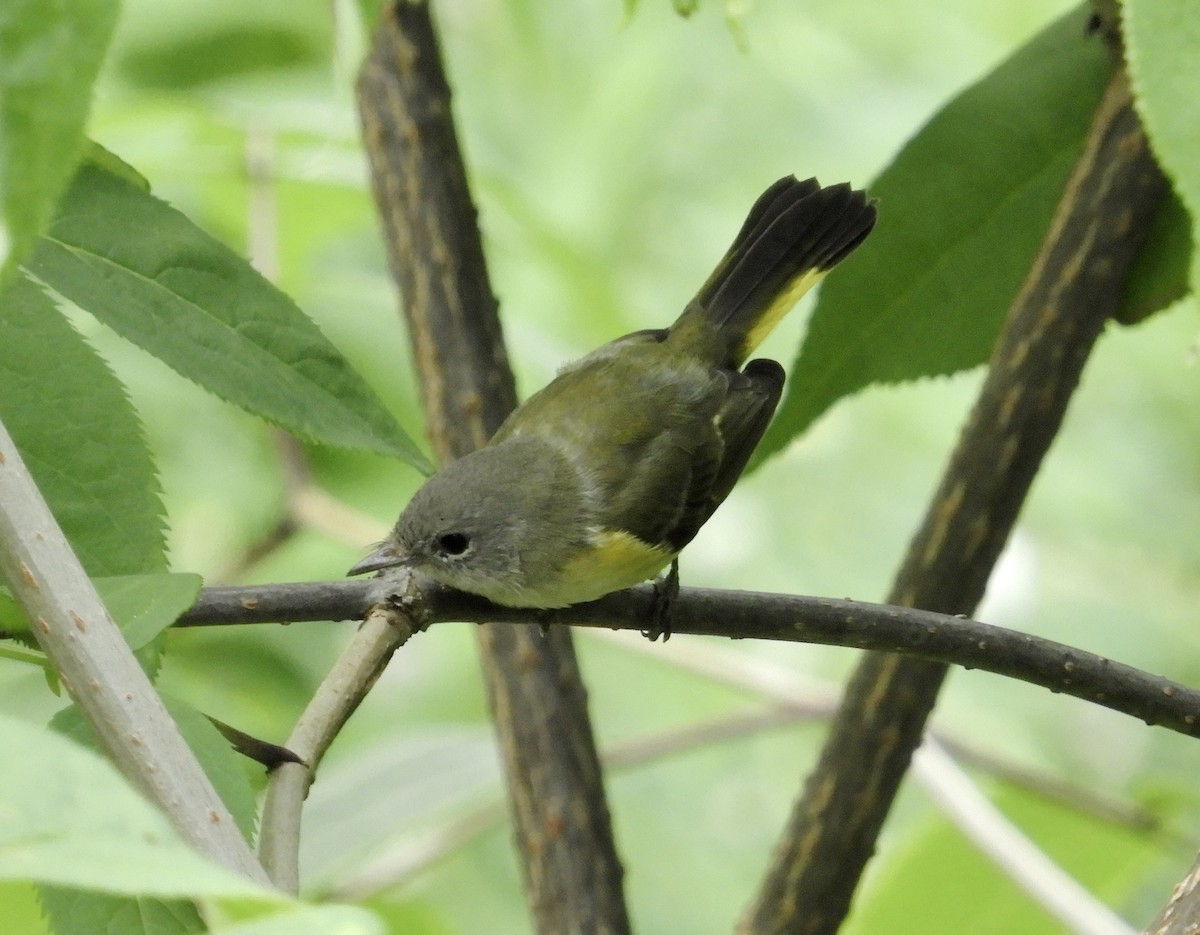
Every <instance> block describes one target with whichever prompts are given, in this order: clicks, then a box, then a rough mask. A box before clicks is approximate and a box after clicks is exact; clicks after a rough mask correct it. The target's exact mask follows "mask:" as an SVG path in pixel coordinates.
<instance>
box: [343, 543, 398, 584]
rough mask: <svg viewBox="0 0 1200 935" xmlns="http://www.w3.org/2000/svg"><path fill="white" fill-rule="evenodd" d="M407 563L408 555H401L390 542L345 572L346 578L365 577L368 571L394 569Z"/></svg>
mask: <svg viewBox="0 0 1200 935" xmlns="http://www.w3.org/2000/svg"><path fill="white" fill-rule="evenodd" d="M408 562H409V556H408V555H405V554H402V553H401V552H400V551H398V550H397V548H396V547H395V546H394V545H392V544H391V543H390V542H385V543H384V544H383V545H381V546H380V547H379V548H377V549H376V550H375V551H374V552H372V553H371V554H370V555H368V556H367V557H366V558H364V559H363V560H362V561H361V562H358V563H357V564H355V566H354V567H353V568H351V569H350V570H349V571H348V572H346V576H347V577H349V576H350V575H365V574H366V573H367V572H368V571H379V570H381V569H383V568H394V567H395V566H397V565H406V564H408Z"/></svg>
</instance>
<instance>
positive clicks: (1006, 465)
mask: <svg viewBox="0 0 1200 935" xmlns="http://www.w3.org/2000/svg"><path fill="white" fill-rule="evenodd" d="M1164 192H1165V182H1164V180H1163V178H1162V174H1161V173H1160V172H1159V170H1158V167H1157V166H1156V165H1155V163H1154V160H1153V158H1152V156H1151V155H1150V152H1149V150H1148V148H1147V145H1146V140H1145V137H1144V135H1143V134H1142V131H1141V128H1140V126H1139V124H1138V120H1137V117H1136V115H1135V114H1134V112H1133V109H1132V105H1131V102H1130V98H1129V92H1128V88H1127V85H1126V82H1125V77H1124V75H1123V74H1118V75H1116V76H1115V77H1114V78H1113V79H1112V81H1111V83H1110V86H1109V88H1108V90H1107V92H1106V93H1105V95H1104V98H1103V99H1102V101H1101V103H1100V106H1099V107H1098V109H1097V112H1096V115H1095V118H1094V120H1093V123H1092V126H1091V128H1090V131H1089V134H1088V137H1087V139H1086V142H1085V145H1084V149H1083V153H1082V155H1081V156H1080V158H1079V161H1078V163H1077V164H1076V167H1075V170H1074V172H1073V174H1072V176H1071V179H1070V181H1069V182H1068V184H1067V187H1066V189H1065V190H1064V193H1063V196H1062V199H1061V201H1060V203H1059V205H1058V208H1057V210H1056V213H1055V216H1054V218H1053V221H1052V223H1051V226H1050V229H1049V231H1048V233H1047V236H1046V239H1045V241H1044V243H1043V245H1042V249H1041V251H1040V253H1039V255H1038V256H1037V258H1036V260H1035V262H1034V265H1033V267H1032V268H1031V270H1030V273H1029V276H1028V278H1027V280H1026V282H1025V285H1024V287H1023V288H1022V290H1021V292H1020V294H1019V295H1018V297H1017V299H1016V301H1015V302H1014V304H1013V306H1012V308H1011V309H1010V311H1009V315H1008V318H1007V320H1006V322H1005V324H1004V327H1003V329H1002V331H1001V334H1000V336H999V339H998V342H997V344H996V348H995V350H994V352H993V354H992V358H991V361H990V363H989V368H988V376H987V379H986V382H985V383H984V386H983V389H982V391H981V393H980V397H979V399H978V401H977V403H976V405H975V408H974V411H973V412H972V414H971V417H970V419H969V421H968V423H967V425H966V427H965V429H964V431H963V434H962V437H961V438H960V440H959V444H958V447H957V449H956V450H955V452H954V454H953V456H952V457H951V460H950V464H949V466H948V467H947V469H946V473H945V475H944V477H943V480H942V482H941V486H940V487H939V489H938V491H937V494H936V495H935V497H934V500H933V503H932V505H931V507H930V509H929V512H928V514H927V516H926V517H925V520H924V523H923V525H922V527H921V528H920V530H919V531H918V532H917V534H916V536H915V538H914V539H913V541H912V544H911V546H910V549H909V553H908V556H907V558H906V559H905V561H904V564H903V566H902V567H901V569H900V571H899V573H898V574H897V577H896V581H895V583H894V585H893V588H892V593H891V597H890V599H889V602H890V603H893V604H905V605H911V606H915V607H922V608H926V609H929V610H937V611H941V612H943V613H951V614H956V613H962V614H970V613H971V611H972V610H973V609H974V607H975V605H976V604H977V603H978V602H979V600H980V598H981V597H982V596H983V591H984V587H985V585H986V583H987V579H988V576H989V575H990V574H991V570H992V567H993V566H994V564H995V562H996V558H997V557H998V556H999V554H1000V551H1001V549H1002V548H1003V546H1004V543H1005V542H1006V541H1007V539H1008V536H1009V533H1010V532H1011V531H1012V527H1013V525H1014V523H1015V521H1016V518H1017V514H1018V512H1019V510H1020V508H1021V504H1022V503H1023V502H1024V499H1025V495H1026V493H1027V492H1028V490H1029V486H1030V484H1031V482H1032V481H1033V478H1034V475H1035V474H1036V473H1037V470H1038V468H1039V466H1040V464H1041V461H1042V458H1043V456H1044V455H1045V454H1046V451H1047V450H1048V448H1049V447H1050V443H1051V442H1052V441H1053V439H1054V436H1055V434H1056V433H1057V431H1058V428H1059V425H1060V424H1061V422H1062V419H1063V414H1064V412H1065V411H1066V407H1067V403H1068V401H1069V399H1070V396H1071V393H1072V391H1073V390H1074V389H1075V386H1076V385H1077V383H1078V381H1079V376H1080V373H1081V371H1082V369H1083V365H1084V363H1085V362H1086V360H1087V358H1088V355H1089V353H1090V351H1091V348H1092V346H1093V344H1094V342H1095V340H1096V338H1097V337H1098V336H1099V334H1100V332H1101V330H1102V329H1103V327H1104V322H1105V321H1106V320H1107V319H1108V318H1109V316H1110V315H1111V314H1112V313H1113V311H1114V310H1115V308H1116V304H1117V302H1118V300H1119V297H1120V294H1121V286H1122V283H1123V282H1124V279H1125V277H1126V275H1127V272H1128V269H1129V266H1130V263H1131V262H1132V260H1133V258H1134V256H1135V255H1136V253H1137V251H1138V249H1139V247H1140V246H1141V244H1142V242H1143V239H1144V237H1145V234H1146V230H1147V227H1148V225H1149V222H1150V220H1151V219H1152V217H1153V215H1154V211H1155V208H1156V207H1157V205H1158V204H1159V202H1160V200H1161V198H1162V195H1163V193H1164ZM946 672H947V668H946V666H945V665H944V664H941V663H937V662H927V661H922V660H918V659H905V658H901V657H899V656H894V655H888V654H879V653H872V654H869V655H867V656H866V657H865V658H864V659H863V661H862V663H861V664H860V665H859V667H858V669H857V671H856V672H855V674H854V676H853V677H852V679H851V681H850V684H849V686H848V688H847V692H846V696H845V700H844V702H843V705H842V707H841V709H840V710H839V713H838V716H837V718H836V719H835V721H834V723H833V725H832V728H831V730H830V734H829V737H828V739H827V741H826V744H825V748H824V751H823V753H822V755H821V758H820V761H819V763H818V765H817V767H816V769H815V770H814V772H813V774H812V775H811V776H810V777H809V780H808V782H807V785H806V787H805V790H804V794H803V796H802V797H801V798H800V800H799V801H798V802H797V804H796V806H795V809H794V811H793V814H792V816H791V818H790V820H789V822H788V825H787V827H786V829H785V832H784V835H783V838H782V840H781V842H780V844H779V846H778V848H777V851H776V853H775V855H774V858H773V860H772V864H771V867H770V869H769V871H768V873H767V875H766V877H765V879H764V882H763V886H762V889H761V890H760V892H759V894H758V896H757V898H756V899H755V901H754V903H753V904H752V906H751V907H750V909H749V910H748V912H747V915H746V916H745V918H744V919H743V922H742V925H741V931H742V932H746V933H755V935H764V933H782V932H787V933H793V935H794V933H828V932H833V931H835V930H836V929H837V928H838V927H839V925H840V924H841V921H842V919H843V918H844V917H845V914H846V912H847V910H848V908H849V904H850V899H851V897H852V895H853V893H854V890H855V887H856V886H857V883H858V880H859V877H860V876H861V874H862V871H863V868H864V867H865V865H866V862H867V860H868V859H869V858H870V856H871V854H872V852H873V851H874V848H875V842H876V839H877V838H878V835H879V831H880V828H881V827H882V824H883V821H884V819H885V818H886V816H887V814H888V811H889V809H890V807H891V803H892V800H893V798H894V796H895V793H896V790H897V788H898V787H899V784H900V780H901V779H902V778H903V776H904V773H905V771H906V770H907V768H908V764H909V760H910V759H911V757H912V753H913V751H914V750H915V749H916V747H917V746H918V745H919V744H920V742H921V736H922V734H923V732H924V728H925V721H926V718H927V717H928V715H929V712H930V711H931V710H932V708H933V705H934V702H935V700H936V698H937V694H938V690H939V689H940V687H941V684H942V680H943V679H944V678H945V675H946Z"/></svg>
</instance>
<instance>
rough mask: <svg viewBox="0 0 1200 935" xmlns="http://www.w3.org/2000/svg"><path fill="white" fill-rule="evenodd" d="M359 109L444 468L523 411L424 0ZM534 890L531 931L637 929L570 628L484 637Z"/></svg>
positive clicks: (380, 59)
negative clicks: (631, 915) (632, 923)
mask: <svg viewBox="0 0 1200 935" xmlns="http://www.w3.org/2000/svg"><path fill="white" fill-rule="evenodd" d="M359 110H360V113H361V117H362V124H363V135H364V139H365V141H366V145H367V152H368V155H369V157H370V162H371V179H372V186H373V189H374V193H375V200H376V203H377V205H378V207H379V212H380V215H381V217H382V219H383V222H384V233H385V239H386V241H387V248H388V255H389V260H390V264H391V268H392V273H393V275H394V277H395V279H396V281H397V283H398V284H399V286H400V292H401V296H402V298H403V309H404V314H405V316H406V318H407V319H408V324H409V335H410V337H411V341H412V346H413V355H414V358H415V362H416V365H417V368H418V370H419V372H420V377H421V389H422V395H423V397H424V401H425V408H426V413H427V423H428V430H429V432H430V437H431V438H432V440H433V443H434V448H435V450H436V452H437V454H438V456H439V458H440V459H441V460H442V461H443V462H444V461H446V460H449V459H451V458H454V457H457V456H460V455H463V454H465V453H467V452H468V451H470V450H472V449H474V448H477V447H479V446H480V445H482V444H483V443H484V442H485V441H487V439H488V438H489V437H490V436H491V435H492V433H493V432H494V431H495V430H496V429H497V428H498V427H499V425H500V423H501V422H502V421H503V419H504V417H505V416H507V414H508V413H509V412H510V411H511V410H512V408H513V406H514V405H515V404H516V393H515V391H514V388H513V380H512V373H511V372H510V370H509V367H508V361H507V357H506V355H505V352H504V344H503V341H502V339H501V335H500V323H499V319H498V317H497V315H496V300H495V299H494V298H493V297H492V293H491V288H490V286H489V284H488V278H487V270H486V267H485V265H484V259H483V247H482V245H481V243H480V237H479V230H478V227H477V225H476V223H475V209H474V206H473V204H472V203H471V197H470V192H469V190H468V187H467V179H466V172H465V170H464V167H463V161H462V155H461V153H460V151H459V147H458V141H457V138H456V136H455V132H454V124H453V121H452V119H451V109H450V91H449V88H448V86H447V84H446V77H445V74H444V72H443V68H442V62H441V56H440V53H439V50H438V46H437V39H436V36H435V34H434V29H433V24H432V22H431V21H430V14H429V8H428V5H427V4H426V3H412V2H404V0H400V2H395V3H393V4H392V5H390V6H389V7H388V8H386V9H385V11H384V14H383V16H382V18H381V20H380V22H379V26H378V28H377V30H376V32H375V36H374V40H373V42H372V48H371V52H370V54H369V56H368V59H367V61H366V63H365V64H364V66H363V69H362V72H361V74H360V78H359ZM479 644H480V651H481V655H482V659H483V671H484V677H485V679H486V682H487V690H488V703H489V708H490V709H491V713H492V720H493V723H494V726H495V729H496V734H497V738H498V740H499V742H500V749H501V752H502V754H503V760H504V767H505V775H506V778H507V782H508V792H509V804H510V807H511V810H512V814H513V825H514V829H515V833H516V839H517V845H518V848H519V850H520V853H521V857H522V861H521V869H522V873H523V877H524V882H525V892H526V898H527V901H528V902H529V905H530V910H531V913H532V915H533V918H534V924H535V926H536V928H537V930H538V931H540V932H547V933H559V932H572V931H603V932H609V933H612V935H621V933H623V932H628V931H629V919H628V916H627V913H626V910H625V903H624V896H623V893H622V887H621V878H622V869H621V864H620V861H619V860H618V858H617V852H616V845H615V844H614V842H613V836H612V828H611V823H610V821H609V815H608V806H607V803H606V801H605V796H604V786H603V782H602V775H601V771H600V760H599V757H598V755H597V753H596V745H595V741H594V739H593V737H592V730H591V724H590V722H589V720H588V714H587V697H586V693H585V692H584V689H583V683H582V680H581V678H580V674H579V667H578V665H577V664H576V661H575V651H574V648H573V646H572V644H571V637H570V633H569V632H568V631H567V630H566V629H565V628H562V629H558V630H556V631H555V632H554V633H553V634H551V636H550V638H548V639H546V638H543V637H542V635H541V634H540V633H538V632H537V630H536V628H532V627H484V628H482V629H481V630H480V631H479Z"/></svg>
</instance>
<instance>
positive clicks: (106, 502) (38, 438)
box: [0, 276, 166, 576]
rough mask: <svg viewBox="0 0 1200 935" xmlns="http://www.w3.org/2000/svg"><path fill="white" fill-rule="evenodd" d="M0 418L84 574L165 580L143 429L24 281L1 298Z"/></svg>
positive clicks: (109, 378)
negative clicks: (154, 574)
mask: <svg viewBox="0 0 1200 935" xmlns="http://www.w3.org/2000/svg"><path fill="white" fill-rule="evenodd" d="M0 418H3V420H4V424H5V426H7V428H8V430H9V433H10V434H11V435H12V437H13V440H14V441H15V442H16V444H17V447H18V448H19V449H20V451H21V455H22V457H23V458H24V459H25V462H26V464H27V465H28V467H29V471H30V473H31V474H32V475H33V479H34V481H35V482H36V483H37V485H38V489H39V490H40V491H41V493H42V496H43V497H45V499H46V502H47V503H48V504H49V505H50V509H51V511H52V512H53V513H54V516H55V518H56V519H57V520H58V523H59V525H60V526H62V528H63V532H64V533H65V534H66V536H67V539H68V541H69V542H70V543H71V546H72V548H74V549H75V552H76V554H78V556H79V558H80V560H81V561H82V562H83V566H84V568H85V569H87V571H88V573H89V574H92V575H100V576H103V575H122V574H134V573H139V572H145V571H153V570H158V569H164V570H165V567H166V557H165V548H166V546H165V538H164V533H163V523H164V520H163V506H162V501H161V500H160V499H159V492H160V491H159V485H158V476H157V474H156V473H155V468H154V462H153V459H152V458H151V456H150V450H149V447H148V445H147V443H146V439H145V436H144V434H143V432H142V425H141V421H140V420H139V419H138V415H137V413H136V411H135V410H134V408H133V405H132V403H131V402H130V401H129V397H128V396H127V395H126V393H125V388H124V386H122V385H121V383H120V381H119V380H118V379H117V378H116V377H115V376H114V375H113V373H112V371H111V370H110V369H109V368H108V365H107V364H106V363H105V362H104V360H103V359H102V358H101V357H100V355H99V354H97V353H96V351H95V350H94V349H93V348H92V346H91V345H90V344H88V343H87V341H86V339H84V337H83V336H82V335H80V334H79V332H77V331H76V330H75V328H74V327H73V326H72V325H71V323H70V322H69V321H67V319H66V318H65V317H64V316H63V315H62V314H61V313H60V312H59V310H58V309H57V308H55V306H54V303H53V302H52V301H51V300H50V299H49V297H47V296H46V295H45V294H44V293H43V292H42V291H41V289H39V288H38V287H37V286H36V285H35V284H33V283H32V282H30V281H29V280H28V279H26V278H25V277H23V276H19V277H17V278H16V279H14V280H13V281H12V282H11V283H10V284H9V286H8V288H7V289H5V290H4V292H3V293H2V294H0Z"/></svg>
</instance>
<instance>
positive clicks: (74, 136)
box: [0, 0, 118, 283]
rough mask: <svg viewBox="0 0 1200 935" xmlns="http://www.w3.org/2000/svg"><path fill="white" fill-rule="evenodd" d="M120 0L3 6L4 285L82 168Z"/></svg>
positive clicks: (0, 228) (0, 150)
mask: <svg viewBox="0 0 1200 935" xmlns="http://www.w3.org/2000/svg"><path fill="white" fill-rule="evenodd" d="M117 9H118V4H117V2H116V0H72V2H70V3H50V4H47V3H45V2H44V0H10V2H8V3H6V4H4V8H3V10H0V271H5V275H4V276H3V277H0V283H3V282H4V281H7V279H8V275H7V272H8V271H10V270H11V268H12V267H13V266H14V263H13V262H12V261H14V260H15V261H16V262H20V261H21V260H22V259H23V258H24V255H25V253H26V251H27V250H28V249H29V247H30V246H31V245H32V244H33V241H34V238H35V237H37V235H38V234H39V233H41V231H42V229H43V228H44V226H45V224H46V222H47V221H48V220H49V218H50V215H51V213H52V211H53V208H54V203H55V201H57V200H58V196H59V194H61V192H62V190H63V188H64V187H65V186H66V184H67V181H68V180H69V179H70V177H71V173H72V171H74V168H75V164H76V162H77V160H78V158H79V153H80V150H81V148H82V146H83V127H84V122H85V121H86V119H87V113H88V107H89V104H90V102H91V93H92V83H93V82H94V81H95V80H96V74H97V72H98V71H99V69H100V63H101V61H102V60H103V58H104V53H105V50H106V49H107V48H108V42H109V38H110V37H111V35H112V31H113V27H114V26H115V24H116V19H117Z"/></svg>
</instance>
